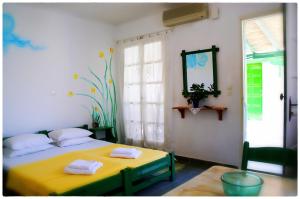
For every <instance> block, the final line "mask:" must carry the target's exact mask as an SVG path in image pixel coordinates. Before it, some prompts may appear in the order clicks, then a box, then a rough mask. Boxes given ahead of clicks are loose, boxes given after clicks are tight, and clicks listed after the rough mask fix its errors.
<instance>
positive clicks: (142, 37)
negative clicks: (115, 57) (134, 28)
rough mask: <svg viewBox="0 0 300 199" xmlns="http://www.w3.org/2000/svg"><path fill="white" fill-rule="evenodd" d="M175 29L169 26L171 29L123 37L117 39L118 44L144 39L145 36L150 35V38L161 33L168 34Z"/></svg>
mask: <svg viewBox="0 0 300 199" xmlns="http://www.w3.org/2000/svg"><path fill="white" fill-rule="evenodd" d="M173 30H174V28H169V29H166V30H161V31H157V32H151V33H146V34H142V35H138V36H134V37H130V38H127V39H121V40H117V41H116V44H120V43H126V42H128V41H137V40H142V39H144V38H145V37H149V38H150V37H153V36H155V35H161V34H162V33H163V34H168V33H169V32H172V31H173Z"/></svg>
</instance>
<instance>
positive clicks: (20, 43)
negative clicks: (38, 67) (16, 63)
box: [3, 13, 44, 53]
mask: <svg viewBox="0 0 300 199" xmlns="http://www.w3.org/2000/svg"><path fill="white" fill-rule="evenodd" d="M15 26H16V23H15V19H14V17H13V16H12V15H11V14H9V13H4V14H3V50H4V53H6V52H7V51H8V47H9V46H17V47H19V48H30V49H32V50H42V49H44V47H43V46H38V45H34V44H33V43H32V42H31V40H29V39H24V38H22V37H20V36H18V35H17V33H15V32H14V31H15Z"/></svg>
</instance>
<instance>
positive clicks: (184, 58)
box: [181, 45, 221, 97]
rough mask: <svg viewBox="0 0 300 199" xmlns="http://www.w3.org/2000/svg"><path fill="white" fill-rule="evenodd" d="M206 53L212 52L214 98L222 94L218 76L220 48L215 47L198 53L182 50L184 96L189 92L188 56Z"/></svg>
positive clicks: (197, 51)
mask: <svg viewBox="0 0 300 199" xmlns="http://www.w3.org/2000/svg"><path fill="white" fill-rule="evenodd" d="M204 52H212V67H213V96H214V97H218V95H220V94H221V91H219V90H218V76H217V52H219V48H217V47H216V46H215V45H213V46H212V48H209V49H203V50H196V51H189V52H187V51H185V50H182V52H181V57H182V68H183V95H184V96H186V95H187V94H188V93H190V92H189V89H188V81H187V78H188V77H187V55H191V54H199V53H204Z"/></svg>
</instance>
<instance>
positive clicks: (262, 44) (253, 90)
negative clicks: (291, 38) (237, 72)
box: [242, 12, 285, 174]
mask: <svg viewBox="0 0 300 199" xmlns="http://www.w3.org/2000/svg"><path fill="white" fill-rule="evenodd" d="M242 28H243V30H242V31H243V33H242V34H243V67H244V68H243V71H244V75H243V76H244V77H243V86H244V89H243V91H244V102H243V105H244V107H243V108H244V141H249V143H250V146H251V147H263V146H276V147H283V146H284V101H285V100H284V99H285V98H284V93H285V89H284V88H285V86H284V85H285V84H284V82H285V67H284V66H285V59H284V55H285V54H284V53H285V52H284V50H285V49H284V26H283V12H277V13H273V14H270V15H265V16H259V17H255V18H251V19H246V20H243V21H242ZM248 168H249V169H253V170H259V171H267V172H271V173H278V174H281V173H282V167H281V166H278V165H271V164H265V163H257V162H251V161H249V164H248Z"/></svg>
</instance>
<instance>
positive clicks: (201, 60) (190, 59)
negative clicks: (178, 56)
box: [186, 53, 208, 68]
mask: <svg viewBox="0 0 300 199" xmlns="http://www.w3.org/2000/svg"><path fill="white" fill-rule="evenodd" d="M207 61H208V55H207V53H198V54H191V55H187V58H186V63H187V67H188V68H197V67H205V66H206V64H207Z"/></svg>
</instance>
